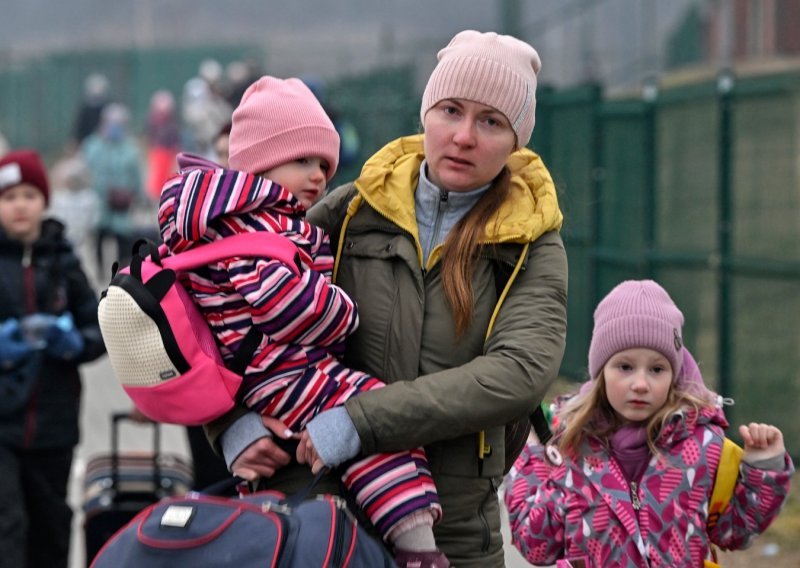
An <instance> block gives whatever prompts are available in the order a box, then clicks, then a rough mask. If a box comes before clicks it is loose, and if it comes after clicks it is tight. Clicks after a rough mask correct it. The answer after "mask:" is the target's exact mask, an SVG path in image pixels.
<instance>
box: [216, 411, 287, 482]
mask: <svg viewBox="0 0 800 568" xmlns="http://www.w3.org/2000/svg"><path fill="white" fill-rule="evenodd" d="M261 420H262V422H264V426H266V427H267V428H268V429H269V430H270V431H271V432H272V434H273V435H274V436H278V437H279V438H281V439H283V440H288V439H290V438H297V437H298V435H297V434H295V433H294V432H292V431H291V430H290V429H289V428H288V427H287V426H286V424H284V423H283V422H281V421H280V420H278V419H277V418H270V417H269V416H262V417H261ZM291 459H292V458H291V456H290V455H289V454H287V453H286V452H285V451H283V450H282V449H281V448H280V447H278V445H277V444H276V443H275V442H274V441H273V440H272V438H259V439H258V440H256V441H255V442H253V443H252V444H250V445H249V446H248V447H247V449H246V450H245V451H243V452H242V453H241V454H239V457H237V458H236V459H235V460H234V462H233V463H232V464H231V472H232V473H233V474H234V475H238V476H239V477H242V478H244V479H246V480H247V481H250V482H256V481H258V478H259V477H272V476H273V475H274V474H275V472H276V471H277V470H279V469H280V468H282V467H283V466H285V465H287V464H288V463H289V462H290V461H291Z"/></svg>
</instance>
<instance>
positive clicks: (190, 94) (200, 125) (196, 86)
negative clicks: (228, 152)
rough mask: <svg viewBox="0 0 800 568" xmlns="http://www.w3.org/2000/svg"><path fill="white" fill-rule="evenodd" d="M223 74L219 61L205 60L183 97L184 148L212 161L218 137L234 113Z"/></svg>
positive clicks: (186, 85) (184, 88)
mask: <svg viewBox="0 0 800 568" xmlns="http://www.w3.org/2000/svg"><path fill="white" fill-rule="evenodd" d="M222 77H223V69H222V65H220V64H219V62H217V61H215V60H213V59H206V60H204V61H203V62H202V63H201V64H200V68H199V70H198V76H197V77H192V78H191V79H189V80H188V81H187V82H186V84H185V85H184V87H183V95H182V99H181V107H182V119H183V124H184V139H183V147H184V149H185V150H186V151H188V152H192V153H194V154H198V155H200V156H202V157H204V158H208V159H210V160H213V159H214V153H213V150H212V142H213V140H214V137H215V136H216V135H217V133H218V132H219V131H220V129H221V128H222V127H223V126H224V125H225V124H226V123H228V122H230V120H231V115H232V114H233V108H232V107H231V105H230V104H229V103H228V101H226V100H225V97H223V96H222Z"/></svg>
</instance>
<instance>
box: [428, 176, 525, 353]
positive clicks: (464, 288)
mask: <svg viewBox="0 0 800 568" xmlns="http://www.w3.org/2000/svg"><path fill="white" fill-rule="evenodd" d="M510 191H511V172H510V171H509V169H508V167H507V166H504V167H503V169H502V170H501V171H500V173H499V174H498V175H497V177H495V178H494V180H493V181H492V185H491V187H489V189H488V190H487V191H485V192H484V194H483V195H482V196H481V198H480V199H479V200H478V202H477V203H476V204H475V205H474V206H473V207H472V209H471V210H470V211H469V213H467V214H466V215H464V217H462V218H461V220H460V221H459V222H458V223H456V225H455V226H454V227H453V229H452V230H451V231H450V234H449V235H448V237H447V239H446V240H445V242H444V245H443V246H442V254H441V259H442V286H443V288H444V295H445V298H447V303H448V304H449V305H450V310H451V311H452V313H453V320H454V321H455V326H456V337H460V336H461V335H462V334H463V333H464V332H465V331H466V329H467V327H468V326H469V324H470V323H471V322H472V315H473V308H474V306H475V298H474V295H473V290H472V272H473V270H474V266H475V260H476V259H477V257H478V254H479V253H480V247H479V246H478V241H479V240H480V239H481V238H483V237H484V231H485V229H486V224H487V223H488V222H489V219H491V217H492V215H493V214H494V213H496V212H497V210H498V209H499V208H500V205H502V204H503V202H504V201H505V200H506V199H507V198H508V195H509V193H510Z"/></svg>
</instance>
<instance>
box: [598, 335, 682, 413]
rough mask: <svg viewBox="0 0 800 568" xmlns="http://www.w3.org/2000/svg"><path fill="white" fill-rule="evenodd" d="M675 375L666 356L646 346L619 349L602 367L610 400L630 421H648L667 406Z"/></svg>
mask: <svg viewBox="0 0 800 568" xmlns="http://www.w3.org/2000/svg"><path fill="white" fill-rule="evenodd" d="M672 375H673V373H672V366H671V365H670V363H669V360H668V359H667V358H666V357H664V356H663V355H662V354H661V353H659V352H658V351H655V350H653V349H646V348H643V347H636V348H634V349H626V350H624V351H620V352H618V353H616V354H615V355H614V356H612V357H611V358H610V359H609V360H608V362H607V363H606V364H605V366H604V367H603V376H604V377H605V383H606V385H605V386H606V396H607V397H608V402H609V403H610V404H611V407H612V408H613V409H614V411H615V412H616V413H617V414H618V415H619V416H620V417H622V418H624V419H625V420H628V421H630V422H642V421H644V420H647V419H648V418H650V417H651V416H653V414H655V413H656V412H658V411H659V410H660V409H661V407H662V406H664V404H665V403H666V402H667V396H668V395H669V389H670V386H671V385H672Z"/></svg>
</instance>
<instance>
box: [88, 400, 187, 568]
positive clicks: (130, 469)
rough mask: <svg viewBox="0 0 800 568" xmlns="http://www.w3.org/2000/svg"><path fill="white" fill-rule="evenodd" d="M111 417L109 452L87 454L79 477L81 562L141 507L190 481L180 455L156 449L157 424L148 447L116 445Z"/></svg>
mask: <svg viewBox="0 0 800 568" xmlns="http://www.w3.org/2000/svg"><path fill="white" fill-rule="evenodd" d="M125 420H130V416H129V415H128V414H127V413H115V414H113V415H112V421H111V452H110V453H108V454H101V455H97V456H94V457H92V458H91V459H90V460H89V462H88V463H87V465H86V475H85V477H84V483H83V512H84V526H83V528H84V538H85V551H86V565H87V566H88V565H90V564H91V562H92V559H93V558H94V557H95V555H96V554H97V552H98V551H99V550H100V548H102V546H103V545H104V544H105V543H106V541H108V539H109V538H111V536H112V535H113V534H114V533H115V532H117V531H118V530H119V529H120V528H122V527H123V526H125V525H126V524H127V523H128V522H129V521H130V520H131V519H133V517H135V516H136V515H137V514H138V513H139V512H140V511H141V510H142V509H144V508H146V507H147V506H149V505H152V504H153V503H155V502H157V501H159V500H160V499H162V498H164V497H172V496H176V495H182V494H184V493H186V492H187V491H189V489H190V488H191V486H192V468H191V465H190V464H189V463H188V462H187V461H186V460H184V459H183V458H181V457H179V456H176V455H172V454H162V453H161V452H160V432H161V431H160V427H159V425H158V424H157V423H153V424H152V428H153V449H152V451H120V449H119V448H120V446H119V437H120V433H119V431H120V423H121V422H123V421H125Z"/></svg>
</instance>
